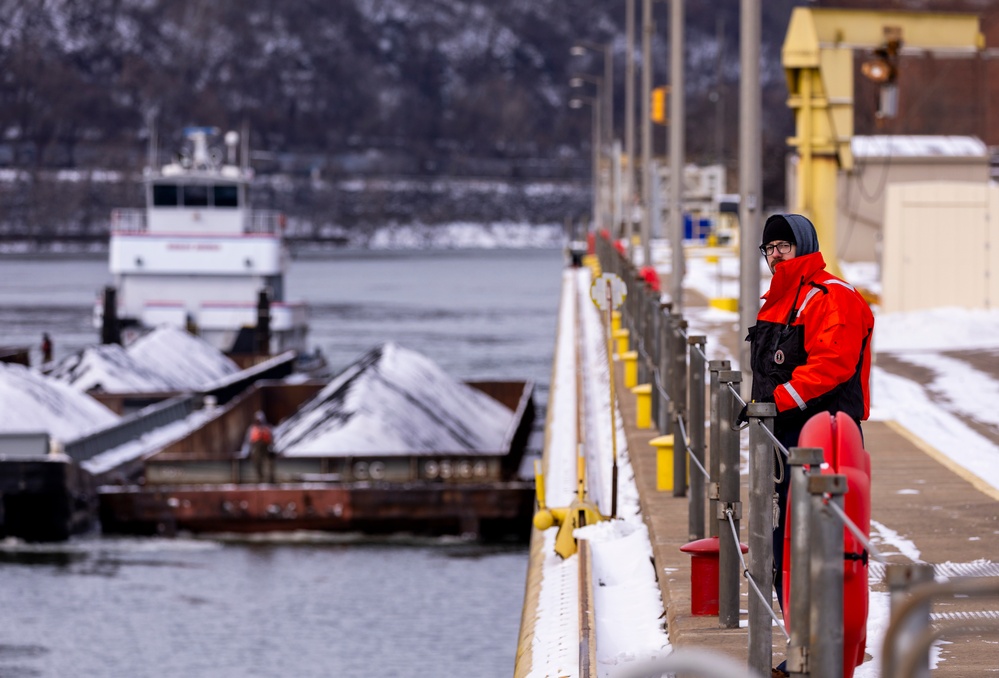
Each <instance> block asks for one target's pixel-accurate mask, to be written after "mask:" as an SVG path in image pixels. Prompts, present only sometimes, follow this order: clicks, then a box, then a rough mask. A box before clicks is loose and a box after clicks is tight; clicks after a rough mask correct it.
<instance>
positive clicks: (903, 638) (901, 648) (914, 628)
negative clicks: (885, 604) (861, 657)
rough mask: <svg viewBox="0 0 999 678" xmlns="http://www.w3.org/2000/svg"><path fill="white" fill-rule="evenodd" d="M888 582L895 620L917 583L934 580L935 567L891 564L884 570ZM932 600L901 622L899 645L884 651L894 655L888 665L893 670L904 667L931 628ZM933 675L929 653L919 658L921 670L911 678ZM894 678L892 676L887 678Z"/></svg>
mask: <svg viewBox="0 0 999 678" xmlns="http://www.w3.org/2000/svg"><path fill="white" fill-rule="evenodd" d="M885 580H886V581H887V583H888V590H889V591H890V592H891V596H890V605H891V618H893V619H894V618H895V615H896V614H897V613H898V610H899V608H900V607H902V604H903V603H904V602H905V601H906V598H907V597H908V591H909V589H910V588H912V587H913V586H915V585H917V584H925V583H927V582H931V581H933V565H929V564H922V563H921V564H912V565H888V566H887V567H886V568H885ZM930 607H931V603H930V600H929V599H928V598H927V600H926V601H925V602H924V603H923V604H921V605H920V606H919V608H918V610H914V611H913V612H912V613H911V614H909V615H908V616H907V617H906V619H905V620H904V621H903V622H902V625H901V626H900V628H899V631H898V634H897V635H896V636H895V640H896V642H895V643H894V645H893V646H892V647H885V648H884V651H885V652H889V653H891V656H890V657H886V659H889V662H888V665H889V666H891V667H892V668H893V669H894V671H893V672H892V673H894V672H895V671H898V670H899V668H900V667H901V665H902V657H905V656H906V655H908V654H909V652H911V651H912V650H913V648H914V646H915V645H916V643H917V642H918V641H919V638H920V637H921V636H922V635H923V633H925V632H926V630H927V629H928V628H930ZM929 675H930V655H929V653H928V652H927V653H926V655H925V657H922V658H920V660H919V668H918V669H917V670H916V671H915V672H913V673H912V678H929ZM885 678H891V676H885Z"/></svg>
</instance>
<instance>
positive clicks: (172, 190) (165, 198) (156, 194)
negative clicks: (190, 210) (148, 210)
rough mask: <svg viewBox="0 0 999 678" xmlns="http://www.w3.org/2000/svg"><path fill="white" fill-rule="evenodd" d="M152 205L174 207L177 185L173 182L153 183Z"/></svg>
mask: <svg viewBox="0 0 999 678" xmlns="http://www.w3.org/2000/svg"><path fill="white" fill-rule="evenodd" d="M153 206H154V207H176V206H177V186H176V185H175V184H153Z"/></svg>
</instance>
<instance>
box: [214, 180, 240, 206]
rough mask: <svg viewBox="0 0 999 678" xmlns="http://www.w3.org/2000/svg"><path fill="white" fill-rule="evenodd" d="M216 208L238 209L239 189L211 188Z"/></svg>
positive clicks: (223, 186) (234, 187)
mask: <svg viewBox="0 0 999 678" xmlns="http://www.w3.org/2000/svg"><path fill="white" fill-rule="evenodd" d="M212 190H213V192H214V196H213V197H214V198H215V206H216V207H239V188H238V187H237V186H226V185H221V186H212Z"/></svg>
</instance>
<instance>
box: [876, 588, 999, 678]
mask: <svg viewBox="0 0 999 678" xmlns="http://www.w3.org/2000/svg"><path fill="white" fill-rule="evenodd" d="M938 596H950V597H958V596H962V597H963V596H983V597H988V596H999V577H982V578H979V577H968V578H961V579H951V580H949V581H946V582H937V581H929V582H925V583H922V584H917V585H916V586H913V587H912V588H911V589H909V595H908V597H907V598H906V599H905V601H904V602H902V604H901V605H900V606H899V608H898V610H897V611H894V612H893V613H892V617H891V621H889V622H888V628H887V629H885V635H884V640H883V641H882V645H881V648H882V649H881V675H882V676H883V677H884V678H895V676H902V675H908V674H902V673H898V672H897V670H898V668H900V667H897V666H895V662H896V661H897V662H899V663H901V664H904V665H911V664H913V662H914V661H915V660H911V661H910V660H909V657H908V656H902V657H896V656H895V655H896V652H895V648H896V643H897V642H898V641H899V640H900V639H899V636H900V635H902V634H903V633H904V631H905V626H906V624H907V623H908V620H909V619H908V618H909V617H910V616H913V615H914V614H920V613H921V609H923V608H925V606H926V604H927V603H931V602H932V601H933V598H935V597H938ZM931 642H932V641H931ZM916 650H920V652H921V656H920V659H922V658H923V657H925V656H926V655H925V650H922V649H921V648H919V647H909V648H908V651H909V652H911V653H913V654H915V653H916V652H915V651H916Z"/></svg>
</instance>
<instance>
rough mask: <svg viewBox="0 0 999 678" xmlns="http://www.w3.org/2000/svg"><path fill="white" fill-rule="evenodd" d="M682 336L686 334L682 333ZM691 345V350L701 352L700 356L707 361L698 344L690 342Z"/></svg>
mask: <svg viewBox="0 0 999 678" xmlns="http://www.w3.org/2000/svg"><path fill="white" fill-rule="evenodd" d="M684 336H686V335H684ZM691 347H692V348H693V350H695V351H697V352H698V353H700V354H701V357H702V358H704V362H707V361H708V356H707V354H706V353H705V352H704V351H702V350H701V347H700V346H698V345H697V344H691Z"/></svg>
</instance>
